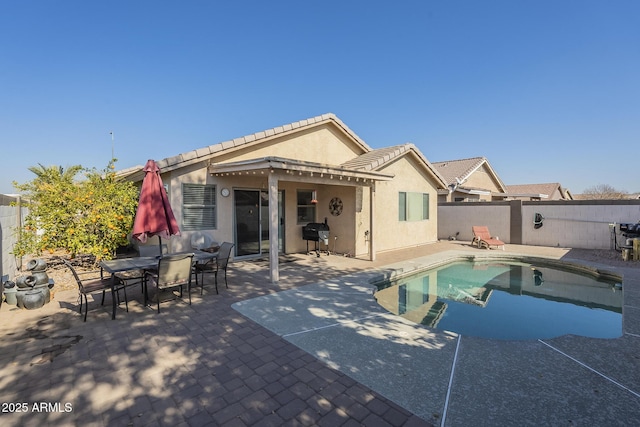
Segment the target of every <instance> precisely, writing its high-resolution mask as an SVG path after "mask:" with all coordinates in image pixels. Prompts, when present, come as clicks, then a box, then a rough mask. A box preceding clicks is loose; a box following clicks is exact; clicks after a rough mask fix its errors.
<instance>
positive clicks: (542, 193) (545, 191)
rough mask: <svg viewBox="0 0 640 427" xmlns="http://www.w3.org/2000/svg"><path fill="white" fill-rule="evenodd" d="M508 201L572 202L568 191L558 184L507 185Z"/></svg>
mask: <svg viewBox="0 0 640 427" xmlns="http://www.w3.org/2000/svg"><path fill="white" fill-rule="evenodd" d="M507 193H508V197H507V199H509V200H533V201H535V200H573V195H572V194H571V192H570V191H569V189H567V188H565V187H563V186H562V185H560V183H558V182H550V183H544V184H517V185H507Z"/></svg>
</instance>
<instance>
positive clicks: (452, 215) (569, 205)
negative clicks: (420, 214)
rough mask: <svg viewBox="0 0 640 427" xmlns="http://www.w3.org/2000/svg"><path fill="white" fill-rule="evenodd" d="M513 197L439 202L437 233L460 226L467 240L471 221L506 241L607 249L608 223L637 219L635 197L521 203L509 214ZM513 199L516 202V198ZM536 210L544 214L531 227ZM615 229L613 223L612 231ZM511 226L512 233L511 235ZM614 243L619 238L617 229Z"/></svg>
mask: <svg viewBox="0 0 640 427" xmlns="http://www.w3.org/2000/svg"><path fill="white" fill-rule="evenodd" d="M512 203H514V202H491V203H441V204H439V205H438V238H439V239H441V240H446V239H447V238H448V237H449V236H451V235H455V232H456V231H460V235H459V240H469V241H470V240H471V239H472V235H471V226H472V225H487V226H488V227H489V230H491V234H493V235H494V236H498V237H500V239H501V240H503V241H504V242H506V243H522V244H525V245H533V246H559V247H567V248H582V249H609V248H611V231H610V227H609V224H613V223H616V224H620V223H636V222H638V221H640V201H639V200H578V201H548V202H544V201H540V202H522V207H521V211H520V212H521V214H520V215H519V216H517V217H512V212H518V210H517V209H515V210H514V209H512V207H513V206H512V205H511V204H512ZM516 203H519V202H516ZM536 213H540V214H542V216H543V217H544V218H545V219H544V221H543V226H542V227H541V228H538V229H536V228H534V224H533V219H534V215H535V214H536ZM617 229H618V228H617V227H616V230H617ZM513 230H517V231H518V233H519V234H518V235H512V232H513ZM617 238H618V244H620V243H622V242H621V240H622V239H624V238H623V237H622V236H620V235H619V234H618V236H617Z"/></svg>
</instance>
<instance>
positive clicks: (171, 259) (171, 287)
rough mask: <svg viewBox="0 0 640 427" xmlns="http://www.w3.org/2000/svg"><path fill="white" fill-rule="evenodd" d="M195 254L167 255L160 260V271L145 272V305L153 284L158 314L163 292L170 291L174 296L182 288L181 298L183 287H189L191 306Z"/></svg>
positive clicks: (181, 291)
mask: <svg viewBox="0 0 640 427" xmlns="http://www.w3.org/2000/svg"><path fill="white" fill-rule="evenodd" d="M192 265H193V254H179V255H165V256H163V257H162V258H160V259H159V260H158V269H157V270H153V271H147V272H145V279H144V304H145V306H146V305H147V301H148V300H149V292H148V283H149V282H152V283H153V285H154V286H155V288H156V296H155V298H156V300H157V303H158V313H160V301H161V300H162V296H161V291H170V292H171V293H172V294H174V292H175V290H176V289H177V288H180V297H181V298H182V295H183V287H184V286H186V287H187V293H188V294H189V305H191V269H192Z"/></svg>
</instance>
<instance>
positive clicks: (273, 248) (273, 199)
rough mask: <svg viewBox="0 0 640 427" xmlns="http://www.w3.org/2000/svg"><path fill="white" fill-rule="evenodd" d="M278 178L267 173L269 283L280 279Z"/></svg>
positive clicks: (273, 174)
mask: <svg viewBox="0 0 640 427" xmlns="http://www.w3.org/2000/svg"><path fill="white" fill-rule="evenodd" d="M278 227H279V225H278V178H277V177H276V176H275V173H274V172H273V171H271V172H270V173H269V276H270V278H271V283H277V282H278V280H280V274H279V271H278V267H279V266H278Z"/></svg>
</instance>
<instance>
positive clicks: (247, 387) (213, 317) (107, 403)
mask: <svg viewBox="0 0 640 427" xmlns="http://www.w3.org/2000/svg"><path fill="white" fill-rule="evenodd" d="M449 245H450V244H447V243H442V244H437V245H430V246H427V247H424V248H421V249H420V250H419V251H417V250H415V249H414V250H411V251H405V252H397V253H392V254H386V255H384V256H380V257H379V259H378V260H377V261H376V262H369V261H363V260H357V259H353V258H343V257H337V256H332V257H323V258H321V259H316V258H315V257H307V258H304V257H303V259H302V260H299V261H295V262H286V263H284V264H282V265H281V281H280V282H279V283H278V284H277V285H274V284H271V283H270V282H269V280H268V266H267V264H266V263H265V262H248V261H245V262H236V263H233V264H232V265H231V266H230V269H229V289H225V288H224V285H223V286H222V287H221V288H220V294H219V295H216V293H215V290H214V289H213V287H212V286H209V287H208V288H207V291H206V292H205V295H204V296H202V297H201V296H200V295H199V293H198V292H197V291H196V292H195V293H194V296H193V305H192V306H188V305H187V304H186V303H184V302H182V301H172V302H167V303H165V304H163V306H162V312H161V313H160V314H159V315H158V314H157V313H156V311H155V310H153V309H149V308H143V307H142V306H141V305H140V304H139V303H138V302H133V303H130V307H129V313H127V312H125V310H124V305H122V306H121V307H120V308H119V310H118V317H117V319H116V320H115V321H112V320H111V318H110V304H109V301H107V302H106V304H105V306H104V307H100V306H99V298H98V299H97V301H95V302H93V303H91V310H90V312H89V318H88V320H87V322H86V323H83V322H82V319H81V317H80V315H79V314H78V313H77V311H76V305H75V298H76V293H75V292H72V291H65V292H62V293H58V294H56V296H55V300H54V301H52V303H50V304H48V305H47V306H45V307H43V308H42V309H40V310H33V311H25V310H18V309H16V308H15V307H12V306H7V305H6V304H4V305H3V306H2V309H1V311H0V337H2V339H1V340H0V371H1V375H0V404H2V405H3V406H2V408H1V409H2V412H1V413H0V425H3V426H18V425H19V426H30V425H31V426H42V425H55V426H60V425H82V426H119V425H122V426H127V425H131V426H146V425H167V426H180V425H182V426H253V425H257V426H270V425H273V426H282V425H317V426H331V427H335V426H358V425H365V426H424V425H432V423H433V421H434V420H436V421H437V420H438V417H439V416H440V415H441V414H433V418H432V420H430V421H431V422H427V421H425V420H423V419H421V418H419V417H417V416H415V415H414V414H412V413H410V412H408V411H407V410H405V409H403V408H401V407H400V406H398V405H396V404H395V403H394V402H392V401H390V400H388V399H386V398H385V397H383V396H381V395H379V394H377V393H376V392H374V391H372V390H370V389H368V388H367V387H365V386H363V385H361V384H360V383H358V382H356V381H355V380H353V379H351V378H350V377H349V376H347V375H345V374H344V373H342V372H340V371H337V370H334V369H331V368H330V367H328V366H326V365H324V364H323V363H321V362H320V361H318V360H317V359H316V358H315V357H313V356H312V355H310V354H308V353H306V352H304V351H303V350H301V349H299V348H297V347H296V346H294V345H293V344H291V343H289V342H288V341H286V340H284V339H282V338H280V337H279V336H277V335H275V334H273V333H272V332H270V331H268V330H267V329H265V328H263V327H262V326H260V325H258V324H257V323H254V322H253V321H251V320H249V319H247V318H245V317H244V316H242V315H241V314H239V313H238V312H237V311H235V310H234V309H233V308H232V307H231V305H232V304H233V303H235V302H238V301H242V300H245V299H248V298H253V297H256V296H260V295H265V294H269V293H274V292H278V291H281V290H285V289H291V288H295V287H298V286H301V285H305V284H309V283H314V282H316V281H320V280H324V279H327V278H329V277H339V276H340V275H343V274H346V273H353V272H357V271H362V270H367V269H371V268H379V267H382V266H384V265H385V264H388V263H391V262H395V261H398V260H401V259H406V258H408V257H410V256H416V255H424V254H428V253H433V252H437V251H441V250H445V249H448V248H449ZM457 248H459V245H457ZM532 250H533V251H534V252H536V251H543V250H544V249H541V248H533V249H532ZM549 250H551V251H555V252H554V253H556V254H559V255H561V252H560V251H561V250H560V249H557V250H555V249H549ZM131 289H132V291H131V293H132V294H135V293H136V290H135V287H134V288H131ZM138 297H139V295H138ZM138 299H140V298H138Z"/></svg>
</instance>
